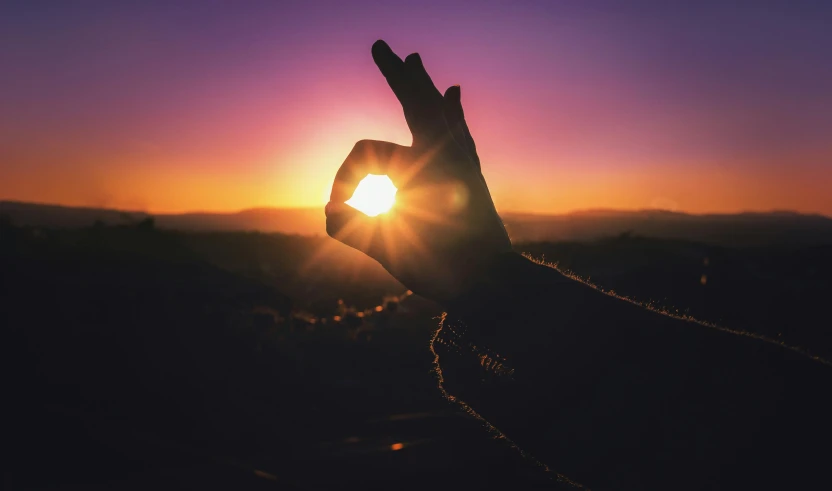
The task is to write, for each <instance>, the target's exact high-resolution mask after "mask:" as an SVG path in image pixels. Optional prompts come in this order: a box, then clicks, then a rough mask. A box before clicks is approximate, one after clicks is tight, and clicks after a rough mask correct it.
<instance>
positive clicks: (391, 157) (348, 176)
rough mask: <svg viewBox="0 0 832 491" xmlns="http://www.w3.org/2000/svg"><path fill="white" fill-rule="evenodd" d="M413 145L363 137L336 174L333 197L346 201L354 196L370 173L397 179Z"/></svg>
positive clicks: (336, 199)
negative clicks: (356, 189) (405, 145)
mask: <svg viewBox="0 0 832 491" xmlns="http://www.w3.org/2000/svg"><path fill="white" fill-rule="evenodd" d="M409 150H410V149H409V148H408V147H403V146H401V145H396V144H395V143H390V142H383V141H376V140H361V141H359V142H358V143H356V144H355V146H354V147H353V148H352V151H351V152H350V154H349V155H347V158H346V160H344V163H343V164H341V167H340V168H339V169H338V172H336V174H335V181H334V182H333V183H332V193H331V194H330V197H329V200H330V201H333V202H339V203H343V202H344V201H347V200H348V199H350V198H351V197H352V193H353V192H354V191H355V188H356V186H358V183H359V182H361V180H362V179H364V178H365V177H366V176H367V174H379V175H387V176H388V177H390V179H391V180H393V182H394V183H395V182H396V179H397V177H399V176H400V175H401V173H402V172H401V170H402V168H403V166H404V165H405V164H406V162H407V152H408V151H409Z"/></svg>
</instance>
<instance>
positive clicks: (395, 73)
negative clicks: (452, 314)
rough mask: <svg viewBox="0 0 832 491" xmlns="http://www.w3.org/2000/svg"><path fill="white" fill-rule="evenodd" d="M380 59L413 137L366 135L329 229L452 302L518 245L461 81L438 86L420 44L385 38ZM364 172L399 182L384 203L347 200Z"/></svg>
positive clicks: (346, 173) (334, 198)
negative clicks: (364, 207)
mask: <svg viewBox="0 0 832 491" xmlns="http://www.w3.org/2000/svg"><path fill="white" fill-rule="evenodd" d="M372 54H373V60H374V61H375V63H376V65H377V66H378V68H379V70H381V73H382V74H383V75H384V77H385V78H386V79H387V82H388V83H389V85H390V88H391V89H393V93H394V94H395V95H396V97H397V98H398V99H399V102H401V104H402V108H403V109H404V116H405V119H406V120H407V125H408V126H409V128H410V132H411V133H412V135H413V144H412V146H410V147H404V146H401V145H396V144H393V143H389V142H381V141H371V140H362V141H359V142H358V143H356V144H355V147H353V149H352V151H351V152H350V154H349V155H348V156H347V159H346V160H345V161H344V163H343V164H342V165H341V168H340V169H338V172H337V174H336V175H335V182H334V183H333V186H332V195H331V196H330V202H329V204H327V207H326V229H327V233H328V234H329V235H330V236H331V237H333V238H335V239H337V240H339V241H341V242H343V243H344V244H347V245H349V246H351V247H354V248H355V249H358V250H360V251H362V252H364V253H365V254H367V255H369V256H370V257H372V258H373V259H375V260H376V261H378V262H379V263H381V265H382V266H384V267H385V269H387V271H389V272H390V273H391V274H392V275H393V276H394V277H395V278H396V279H398V280H399V281H401V282H402V283H403V284H404V285H405V286H407V287H408V288H410V289H411V290H413V291H414V292H415V293H417V294H420V295H423V296H425V297H427V298H431V299H433V300H436V301H438V302H440V303H447V302H452V301H453V300H454V299H455V298H457V297H458V296H459V295H462V294H463V293H465V291H466V290H467V289H468V288H470V287H471V285H472V284H473V283H475V282H476V281H477V274H478V272H480V271H481V270H482V269H484V268H485V267H486V266H487V265H488V264H490V262H491V261H492V260H494V259H495V258H496V257H497V256H498V255H499V254H500V253H503V252H509V251H511V242H510V241H509V238H508V234H507V233H506V230H505V227H504V226H503V223H502V221H501V220H500V217H499V216H498V215H497V211H496V210H495V208H494V203H493V201H492V199H491V194H490V193H489V191H488V186H486V184H485V178H484V177H483V175H482V172H481V170H480V160H479V157H478V156H477V152H476V147H475V145H474V140H473V139H472V138H471V134H470V132H469V131H468V125H467V124H466V122H465V118H464V115H463V112H462V104H461V102H460V95H461V93H460V88H459V87H458V86H453V87H450V88H449V89H448V90H447V91H445V95H444V96H442V94H440V93H439V91H438V90H437V89H436V86H435V85H434V84H433V82H432V81H431V79H430V76H428V74H427V72H426V71H425V68H424V66H423V65H422V60H421V58H420V57H419V55H418V54H417V53H413V54H411V55H409V56H408V57H407V58H405V60H404V61H402V60H401V58H399V57H398V56H397V55H396V54H395V53H393V51H392V50H391V49H390V47H389V46H387V44H386V43H385V42H384V41H377V42H376V43H375V44H374V45H373V48H372ZM367 174H386V175H387V176H388V177H390V179H391V180H392V181H393V183H394V184H395V185H396V187H397V188H398V193H397V195H396V204H395V205H394V207H393V208H392V209H391V210H390V211H389V212H387V213H385V214H382V215H379V216H377V217H369V216H367V215H365V214H364V213H362V212H360V211H358V210H356V209H354V208H352V207H350V206H349V205H346V204H344V201H346V200H348V199H349V198H350V197H351V196H352V193H353V191H354V190H355V187H356V186H357V184H358V182H360V181H361V180H362V179H363V178H364V177H366V176H367Z"/></svg>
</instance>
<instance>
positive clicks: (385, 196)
mask: <svg viewBox="0 0 832 491" xmlns="http://www.w3.org/2000/svg"><path fill="white" fill-rule="evenodd" d="M396 191H398V189H396V186H394V185H393V181H391V180H390V178H389V177H387V176H377V175H374V174H367V177H365V178H364V179H362V180H361V182H359V183H358V186H356V188H355V192H353V194H352V197H351V198H350V199H349V200H347V201H345V203H346V204H348V205H350V206H352V207H353V208H355V209H356V210H358V211H361V212H363V213H364V214H365V215H367V216H371V217H374V216H378V215H380V214H382V213H385V212H387V211H389V210H390V208H392V207H393V204H394V203H395V202H396Z"/></svg>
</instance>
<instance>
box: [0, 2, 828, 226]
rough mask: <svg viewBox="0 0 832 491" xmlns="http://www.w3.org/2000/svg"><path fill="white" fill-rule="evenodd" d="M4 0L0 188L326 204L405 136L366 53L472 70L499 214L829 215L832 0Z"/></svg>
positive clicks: (480, 136)
mask: <svg viewBox="0 0 832 491" xmlns="http://www.w3.org/2000/svg"><path fill="white" fill-rule="evenodd" d="M688 3H690V2H668V1H655V2H643V1H634V2H619V1H603V2H602V1H591V0H586V1H555V0H551V1H546V0H541V1H520V0H513V1H491V0H483V1H468V2H461V1H459V2H453V1H447V0H445V1H423V2H417V1H405V2H397V1H369V0H367V1H361V0H353V1H350V2H335V1H331V2H322V1H303V2H292V1H288V0H273V1H230V0H229V1H209V0H200V1H190V2H181V1H180V2H176V1H164V2H154V1H143V2H138V1H136V2H93V1H75V2H64V1H56V2H45V1H38V0H28V1H19V2H15V1H11V2H10V1H7V0H5V1H4V0H0V199H5V200H20V201H32V202H41V203H56V204H64V205H74V206H95V207H114V208H122V209H129V210H147V211H150V212H156V213H163V212H184V211H197V210H199V211H236V210H240V209H245V208H252V207H264V206H276V207H307V206H321V207H322V206H323V205H324V204H325V202H326V197H327V196H328V192H329V188H330V186H331V180H332V178H333V177H334V175H335V171H336V170H337V168H338V167H339V166H340V164H341V162H342V161H343V160H344V158H345V157H346V155H347V154H348V153H349V151H350V149H351V148H352V145H353V143H354V142H355V141H357V140H360V139H377V140H388V141H393V142H396V143H400V144H403V145H409V144H410V134H409V132H408V130H407V126H406V124H405V122H404V118H403V116H402V112H401V107H400V106H399V105H398V103H397V101H396V99H395V97H394V95H393V94H392V93H391V92H390V90H389V88H388V87H387V84H386V82H385V80H384V78H383V77H382V76H381V75H380V74H379V73H378V70H377V68H376V67H375V65H374V64H373V61H372V58H371V56H370V47H371V45H372V43H373V42H374V41H375V40H376V39H384V40H386V41H387V42H388V43H389V44H390V46H391V47H392V48H393V50H394V51H396V52H398V53H399V54H400V55H401V56H402V57H404V56H405V55H407V54H408V53H411V52H414V51H418V52H419V53H420V54H421V56H422V59H423V60H424V63H425V66H426V68H427V69H428V71H429V72H430V74H431V75H432V77H433V80H434V82H435V83H436V85H437V86H438V87H439V89H440V91H444V89H445V88H447V87H448V86H450V85H452V84H460V85H461V88H462V102H463V105H464V107H465V111H466V118H467V120H468V124H469V126H470V128H471V131H472V133H473V136H474V138H475V139H476V142H477V148H478V150H479V153H480V158H481V160H482V165H483V173H484V175H485V177H486V179H487V181H488V184H489V188H490V189H491V191H492V195H493V197H494V200H495V203H496V205H497V208H498V210H501V211H527V212H534V213H563V212H569V211H572V210H583V209H597V208H615V209H644V208H662V209H670V210H677V211H685V212H692V213H708V212H737V211H768V210H795V211H799V212H806V213H821V214H825V215H832V192H831V191H829V190H830V189H832V61H830V60H832V29H830V28H829V26H830V25H832V4H830V3H829V2H822V1H819V2H801V1H778V2H773V1H762V0H760V1H755V2H744V3H743V4H742V5H741V4H739V3H737V4H736V6H732V5H731V3H730V2H696V3H695V4H691V5H687V4H688Z"/></svg>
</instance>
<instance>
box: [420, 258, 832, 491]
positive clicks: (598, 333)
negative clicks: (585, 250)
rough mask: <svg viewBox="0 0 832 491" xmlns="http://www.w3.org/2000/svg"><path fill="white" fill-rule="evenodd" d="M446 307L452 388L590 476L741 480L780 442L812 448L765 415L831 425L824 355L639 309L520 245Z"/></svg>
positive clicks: (636, 481)
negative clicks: (824, 393) (532, 257)
mask: <svg viewBox="0 0 832 491" xmlns="http://www.w3.org/2000/svg"><path fill="white" fill-rule="evenodd" d="M448 314H449V316H448V318H447V319H446V321H445V325H444V326H443V328H442V330H441V331H440V332H439V334H438V335H437V338H436V341H435V342H434V349H435V350H436V352H437V354H438V355H439V356H438V360H439V368H440V369H441V373H442V376H443V382H444V387H445V389H447V390H448V391H449V393H450V394H451V395H453V396H456V397H458V398H459V399H461V400H463V401H465V402H466V403H468V404H469V405H470V406H471V407H472V408H473V409H474V411H476V412H478V413H479V414H480V415H481V416H483V417H484V418H485V419H486V420H487V421H489V422H490V423H492V424H494V425H495V426H496V427H497V428H499V429H500V430H502V431H503V432H505V434H506V436H507V437H508V438H510V439H513V440H515V441H516V442H517V443H518V445H520V446H521V448H524V449H526V450H529V451H531V452H532V453H533V454H534V455H536V456H538V458H540V459H541V460H543V461H544V462H545V463H547V464H550V465H552V466H553V468H554V469H555V470H557V471H559V472H562V473H564V474H566V475H567V476H568V477H571V478H573V479H576V480H578V481H579V482H584V484H587V485H590V486H596V487H599V488H602V489H603V487H604V485H605V484H611V483H622V484H624V483H626V485H625V486H624V487H627V485H631V486H635V487H639V488H641V489H650V488H651V487H657V488H661V487H662V486H665V487H666V486H668V485H670V483H672V485H673V486H674V487H676V488H677V489H681V488H680V487H679V486H680V484H679V482H677V481H676V480H677V479H680V480H682V481H683V480H684V479H685V478H688V481H687V482H688V484H690V487H692V488H695V487H697V486H698V487H699V488H703V487H704V488H707V487H708V486H707V484H708V482H710V481H709V480H710V479H717V478H718V480H719V481H720V482H727V481H732V482H735V483H740V482H742V481H737V479H746V478H745V477H744V476H745V474H744V472H743V471H742V470H743V469H744V470H748V469H749V468H751V467H754V466H757V467H759V466H764V465H765V463H764V462H765V459H766V458H771V457H772V455H774V456H777V453H778V452H780V453H783V450H782V448H785V447H783V445H787V446H788V447H789V448H791V450H790V452H792V454H791V455H795V452H797V453H799V452H800V451H801V449H804V450H805V445H801V446H797V447H796V446H795V445H800V442H801V440H800V438H804V437H802V436H800V435H799V434H797V433H795V432H791V431H779V432H778V431H777V428H776V427H774V428H771V427H770V422H772V421H777V420H778V418H782V417H787V418H789V419H791V420H795V421H792V422H791V423H790V424H793V425H795V424H803V423H806V418H807V417H808V418H809V419H813V420H814V422H813V423H811V424H809V423H806V424H809V426H806V428H812V429H813V430H812V431H816V432H819V433H818V434H823V435H825V436H829V435H830V431H829V424H828V423H824V422H823V421H821V420H822V418H821V417H820V416H817V415H818V414H821V413H819V412H818V408H819V407H827V409H828V403H827V402H825V401H824V400H823V398H822V397H820V398H819V396H817V390H818V389H817V388H816V389H814V391H813V390H811V389H809V388H807V387H811V386H813V385H824V384H829V383H830V377H829V370H828V367H825V366H815V365H817V364H814V363H813V362H811V361H809V360H808V359H806V358H805V357H802V356H801V355H799V354H797V353H794V352H792V351H789V350H786V349H783V348H782V347H780V346H776V345H772V344H768V343H764V342H761V341H759V340H756V339H751V338H747V337H741V336H737V335H734V334H731V333H726V332H722V331H719V330H716V329H714V328H711V327H707V326H703V325H700V324H696V323H692V322H687V321H684V320H681V319H676V318H672V317H669V316H666V315H662V314H659V313H657V312H653V311H650V310H647V309H644V308H642V307H640V306H638V305H635V304H633V303H630V302H627V301H624V300H621V299H618V298H615V297H611V296H609V295H606V294H603V293H601V292H599V291H597V290H595V289H593V288H591V287H589V286H587V285H584V284H582V283H580V282H577V281H574V280H572V279H570V278H567V277H565V276H564V275H562V274H560V273H559V272H557V271H556V270H554V269H552V268H548V267H546V266H541V265H538V264H535V263H532V262H531V261H528V260H526V259H525V258H522V257H519V256H508V257H504V258H503V259H502V260H501V261H499V262H498V263H495V264H494V265H492V267H491V268H490V269H489V272H488V279H487V280H484V281H483V282H482V283H481V284H480V285H479V287H478V288H476V289H471V290H470V291H469V292H468V294H467V295H465V296H463V297H460V298H459V299H458V300H457V301H456V302H454V303H451V304H450V305H449V306H448ZM801 386H802V387H803V388H804V389H805V390H801V389H800V387H801ZM806 407H811V408H812V409H811V411H810V412H813V413H812V414H815V416H812V415H811V414H808V413H806V409H805V408H806ZM761 448H764V449H769V450H760V449H761ZM778 449H779V450H778ZM752 450H753V451H752ZM761 451H762V452H763V454H761V455H760V454H759V452H761ZM766 452H767V453H766ZM752 455H753V457H752ZM815 455H817V454H815ZM786 458H787V456H780V457H779V461H780V462H784V461H785V460H784V459H786ZM815 458H816V457H815ZM801 459H802V460H792V461H791V462H792V464H793V465H803V464H800V462H804V463H805V462H806V459H805V455H804V456H803V457H801ZM775 461H778V460H777V459H775ZM806 465H808V464H806ZM657 466H658V468H661V470H658V471H657V470H651V469H656V468H657ZM725 466H727V467H725ZM749 466H751V467H749ZM781 467H782V466H781ZM705 468H708V469H710V470H709V471H707V472H704V473H703V470H704V469H705ZM728 468H731V469H734V471H733V474H730V472H729V471H726V470H724V469H728ZM812 469H814V467H807V468H804V469H803V471H802V472H804V473H806V472H809V473H811V470H812ZM709 472H716V473H717V474H719V475H718V476H716V477H714V476H713V475H711V474H709ZM726 473H728V474H730V475H728V474H726ZM693 475H695V476H697V477H696V478H695V479H694V478H691V476H693ZM806 475H808V474H806ZM651 480H653V481H652V482H653V484H655V486H653V485H651V484H650V482H651ZM771 482H774V481H771ZM682 487H684V486H682Z"/></svg>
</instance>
